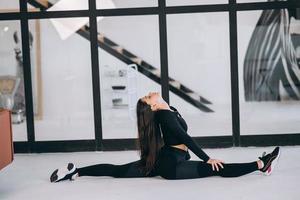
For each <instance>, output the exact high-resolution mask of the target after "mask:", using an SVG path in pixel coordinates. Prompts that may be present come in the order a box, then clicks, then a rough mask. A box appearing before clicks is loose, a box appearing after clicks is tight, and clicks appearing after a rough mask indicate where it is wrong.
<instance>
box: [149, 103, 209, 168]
mask: <svg viewBox="0 0 300 200" xmlns="http://www.w3.org/2000/svg"><path fill="white" fill-rule="evenodd" d="M169 107H170V108H171V109H172V110H173V111H174V112H173V111H170V110H167V109H160V110H157V111H155V120H156V121H157V122H158V123H159V124H160V128H161V131H162V134H163V140H164V143H165V145H178V144H185V145H186V146H187V147H188V148H189V149H190V150H192V152H193V153H194V154H196V155H197V156H198V157H199V158H200V159H202V160H203V161H205V162H207V161H208V160H209V158H210V157H209V156H208V155H207V154H206V153H205V152H204V151H203V150H202V149H201V148H200V147H199V146H198V145H197V143H196V142H195V141H194V140H193V138H192V137H191V136H189V135H188V133H187V129H188V126H187V123H186V121H185V120H184V119H183V118H182V116H181V115H180V113H179V112H178V110H177V109H176V108H175V107H173V106H169Z"/></svg>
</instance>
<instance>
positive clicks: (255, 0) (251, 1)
mask: <svg viewBox="0 0 300 200" xmlns="http://www.w3.org/2000/svg"><path fill="white" fill-rule="evenodd" d="M267 1H269V2H274V1H297V0H236V2H237V3H255V2H267Z"/></svg>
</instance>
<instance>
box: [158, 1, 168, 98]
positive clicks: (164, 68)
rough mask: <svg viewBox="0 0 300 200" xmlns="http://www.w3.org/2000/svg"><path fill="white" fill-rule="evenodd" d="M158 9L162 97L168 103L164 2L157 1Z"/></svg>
mask: <svg viewBox="0 0 300 200" xmlns="http://www.w3.org/2000/svg"><path fill="white" fill-rule="evenodd" d="M158 7H159V16H158V17H159V45H160V69H161V86H162V97H163V98H164V100H165V101H166V102H168V103H169V74H168V44H167V23H166V12H165V7H166V0H158Z"/></svg>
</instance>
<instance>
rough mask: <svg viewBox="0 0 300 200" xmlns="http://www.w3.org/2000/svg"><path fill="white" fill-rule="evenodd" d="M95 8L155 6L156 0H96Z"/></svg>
mask: <svg viewBox="0 0 300 200" xmlns="http://www.w3.org/2000/svg"><path fill="white" fill-rule="evenodd" d="M96 5H97V9H110V8H112V7H113V8H138V7H156V6H157V0H96Z"/></svg>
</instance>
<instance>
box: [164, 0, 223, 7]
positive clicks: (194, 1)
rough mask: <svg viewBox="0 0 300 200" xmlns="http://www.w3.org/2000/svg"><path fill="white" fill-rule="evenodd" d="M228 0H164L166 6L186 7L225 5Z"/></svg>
mask: <svg viewBox="0 0 300 200" xmlns="http://www.w3.org/2000/svg"><path fill="white" fill-rule="evenodd" d="M226 3H228V0H184V1H182V0H166V5H167V6H188V5H205V4H226Z"/></svg>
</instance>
